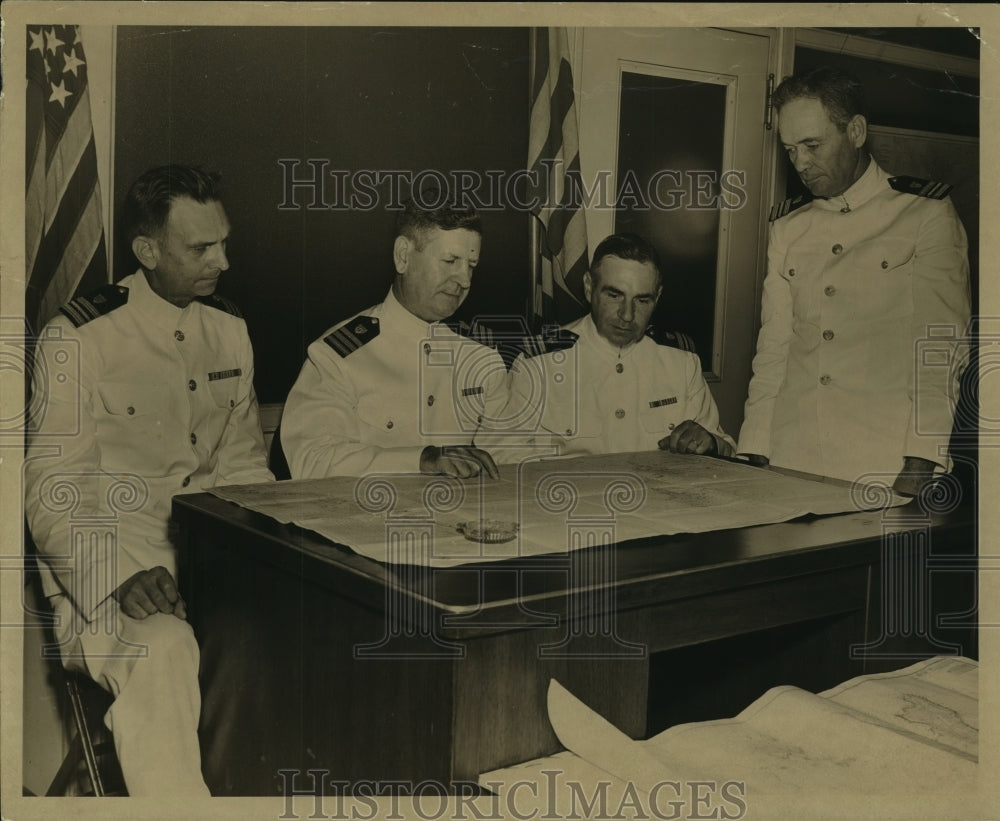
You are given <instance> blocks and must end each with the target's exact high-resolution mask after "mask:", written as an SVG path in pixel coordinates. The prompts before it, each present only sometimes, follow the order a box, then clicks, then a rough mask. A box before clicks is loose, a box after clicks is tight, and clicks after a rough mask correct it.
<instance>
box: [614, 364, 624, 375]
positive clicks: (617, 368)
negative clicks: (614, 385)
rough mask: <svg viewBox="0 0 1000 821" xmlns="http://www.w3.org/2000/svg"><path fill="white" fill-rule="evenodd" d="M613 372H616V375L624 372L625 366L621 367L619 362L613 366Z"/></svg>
mask: <svg viewBox="0 0 1000 821" xmlns="http://www.w3.org/2000/svg"><path fill="white" fill-rule="evenodd" d="M615 370H616V371H618V373H621V372H622V371H623V370H625V366H624V365H622V363H621V362H619V363H618V364H617V365H615Z"/></svg>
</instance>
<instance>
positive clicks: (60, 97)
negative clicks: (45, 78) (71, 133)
mask: <svg viewBox="0 0 1000 821" xmlns="http://www.w3.org/2000/svg"><path fill="white" fill-rule="evenodd" d="M72 96H73V92H72V91H69V90H67V88H66V86H65V85H64V84H63V81H62V80H60V81H59V85H56V84H55V83H52V96H51V97H49V102H50V103H53V102H54V103H59V105H61V106H62V107H63V108H66V98H67V97H72Z"/></svg>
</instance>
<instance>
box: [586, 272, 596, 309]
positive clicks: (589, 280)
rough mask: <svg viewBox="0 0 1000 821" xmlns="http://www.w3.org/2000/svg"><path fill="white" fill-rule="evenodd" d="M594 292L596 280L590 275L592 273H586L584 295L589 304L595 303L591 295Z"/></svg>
mask: <svg viewBox="0 0 1000 821" xmlns="http://www.w3.org/2000/svg"><path fill="white" fill-rule="evenodd" d="M593 291H594V279H593V277H592V276H591V275H590V271H585V272H584V274H583V295H584V296H585V297H587V302H593V301H594V300H593V299H591V298H590V295H591V294H592V293H593Z"/></svg>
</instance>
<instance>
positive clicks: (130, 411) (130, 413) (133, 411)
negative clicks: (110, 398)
mask: <svg viewBox="0 0 1000 821" xmlns="http://www.w3.org/2000/svg"><path fill="white" fill-rule="evenodd" d="M125 413H127V414H128V415H129V416H132V414H134V413H135V408H133V407H132V406H131V405H129V406H128V407H127V408H125Z"/></svg>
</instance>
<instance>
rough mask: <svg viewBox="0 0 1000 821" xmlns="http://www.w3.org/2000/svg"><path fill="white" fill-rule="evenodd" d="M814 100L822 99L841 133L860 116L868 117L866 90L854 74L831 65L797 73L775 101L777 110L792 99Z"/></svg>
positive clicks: (783, 83) (783, 84)
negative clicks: (804, 98) (805, 98)
mask: <svg viewBox="0 0 1000 821" xmlns="http://www.w3.org/2000/svg"><path fill="white" fill-rule="evenodd" d="M802 97H811V98H813V99H816V100H819V101H820V102H821V103H822V104H823V108H825V109H826V113H827V115H828V116H829V117H830V120H831V121H832V122H833V124H834V125H836V126H837V128H839V129H840V130H841V131H844V130H846V128H847V124H848V123H849V122H850V121H851V120H852V119H853V118H854V117H855V116H856V115H858V114H861V115H862V116H863V117H866V118H867V116H868V107H867V105H866V104H865V89H864V86H862V85H861V81H860V80H858V78H857V77H855V76H854V75H853V74H848V73H847V72H846V71H841V70H840V69H837V68H830V67H829V66H820V67H819V68H814V69H812V70H810V71H807V72H805V73H803V74H793V75H791V76H790V77H786V78H785V79H784V80H782V81H781V84H780V85H779V86H778V87H777V88H776V89H775V90H774V95H773V96H772V97H771V101H772V102H773V104H774V107H775V109H777V110H778V111H780V110H781V108H782V106H784V105H785V104H786V103H790V102H791V101H792V100H798V99H800V98H802Z"/></svg>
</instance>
